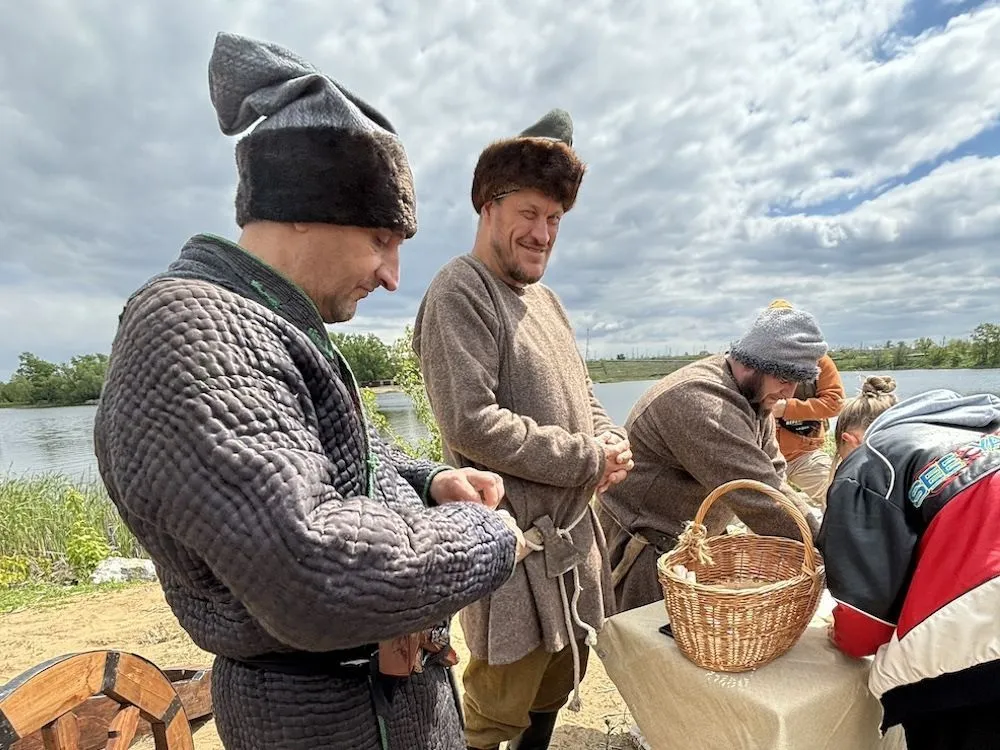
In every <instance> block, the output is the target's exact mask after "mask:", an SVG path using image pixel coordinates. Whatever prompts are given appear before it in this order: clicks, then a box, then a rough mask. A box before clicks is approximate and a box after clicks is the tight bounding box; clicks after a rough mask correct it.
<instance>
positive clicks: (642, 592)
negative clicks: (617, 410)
mask: <svg viewBox="0 0 1000 750" xmlns="http://www.w3.org/2000/svg"><path fill="white" fill-rule="evenodd" d="M826 350H827V346H826V342H825V341H824V340H823V334H822V333H821V332H820V329H819V326H818V325H817V324H816V320H815V318H813V316H812V315H810V314H809V313H807V312H805V311H803V310H797V309H794V308H792V307H791V306H790V305H787V303H785V304H778V305H774V306H772V307H769V308H767V309H766V310H764V311H763V312H761V313H760V315H759V316H758V317H757V319H756V320H755V321H754V322H753V325H751V326H750V328H749V329H748V330H747V331H746V333H744V334H743V336H742V337H741V338H740V339H739V341H737V342H736V343H735V344H733V345H732V347H731V348H730V350H729V352H728V354H726V355H722V354H719V355H714V356H710V357H706V358H705V359H702V360H699V361H697V362H693V363H691V364H689V365H685V366H684V367H682V368H680V369H679V370H676V371H675V372H672V373H670V374H669V375H667V376H666V377H664V378H663V379H662V380H660V381H659V382H657V383H656V384H655V385H654V386H653V387H652V388H650V389H649V390H648V391H647V392H646V393H645V394H644V395H643V396H642V397H641V398H640V399H639V400H638V402H637V403H636V404H635V406H634V407H633V408H632V411H631V413H630V414H629V417H628V420H627V421H626V423H625V429H626V430H627V431H628V434H629V439H630V440H631V442H632V451H633V456H634V460H635V469H634V470H633V471H632V472H631V473H630V474H629V475H628V477H627V478H626V479H625V480H624V481H623V482H622V483H621V484H618V485H615V486H614V487H611V488H610V489H609V490H608V492H607V493H606V494H605V495H604V496H603V498H602V504H601V522H602V524H603V526H604V531H605V534H606V535H607V539H608V550H609V554H610V563H611V566H612V568H613V579H614V586H615V596H616V601H617V606H618V608H619V610H626V609H633V608H635V607H641V606H643V605H645V604H649V603H650V602H654V601H658V600H660V599H662V598H663V591H662V589H661V588H660V586H659V583H658V581H657V577H656V561H657V559H658V557H659V556H660V554H662V553H664V552H669V551H670V550H671V549H673V547H674V546H675V545H676V544H677V539H678V537H679V536H680V534H681V532H682V531H683V530H684V526H685V524H686V523H687V522H688V521H690V520H692V519H693V518H694V517H695V514H696V512H697V510H698V507H699V506H700V505H701V502H702V501H703V500H704V499H705V497H706V496H707V495H708V494H709V493H710V492H712V490H714V489H715V488H716V487H719V486H720V485H722V484H725V483H726V482H729V481H732V480H735V479H753V480H756V481H758V482H762V483H764V484H767V485H770V486H771V487H773V488H774V489H776V490H779V491H780V492H783V493H784V494H785V495H786V496H787V497H788V498H789V499H791V500H792V501H793V502H794V503H796V505H797V506H798V507H799V508H800V509H801V510H802V511H803V513H804V514H805V515H806V517H807V518H808V519H809V522H810V524H811V525H812V527H813V530H814V531H816V530H817V529H818V522H817V518H816V517H815V515H813V514H812V513H811V512H810V510H809V507H808V505H807V504H806V498H805V497H804V496H802V495H800V494H799V493H798V492H797V491H795V490H794V489H793V488H792V487H791V486H790V485H789V484H788V482H787V476H786V471H785V461H784V459H783V458H782V456H781V453H780V452H779V450H778V443H777V440H776V438H775V425H774V419H773V417H772V414H771V409H773V408H774V406H775V404H777V403H778V402H780V401H781V400H783V399H788V398H790V397H791V396H792V395H793V393H794V392H795V388H796V385H797V384H798V383H799V382H801V381H805V380H809V379H813V378H815V377H816V375H817V373H818V371H819V368H818V366H817V362H818V360H819V359H820V357H822V356H823V355H824V354H826ZM736 519H739V520H740V521H742V522H743V523H745V524H746V525H747V526H749V527H750V529H751V530H753V531H754V532H756V533H758V534H768V535H773V536H785V537H790V538H793V539H797V538H799V532H798V529H797V527H796V526H795V523H794V522H793V521H792V519H791V518H790V517H789V516H788V514H787V513H786V512H785V511H784V510H782V509H781V508H779V507H778V506H777V504H775V502H774V501H773V500H772V499H771V498H770V497H768V496H766V495H763V494H759V493H756V492H752V491H749V490H740V491H738V492H732V493H729V494H727V495H726V496H725V502H724V503H721V502H720V503H716V504H715V505H714V506H712V509H711V510H710V511H709V513H708V516H707V517H706V519H705V526H706V527H707V530H708V533H709V535H714V534H720V533H723V532H724V531H725V529H726V526H728V525H729V524H730V523H732V522H733V521H735V520H736Z"/></svg>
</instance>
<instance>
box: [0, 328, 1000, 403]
mask: <svg viewBox="0 0 1000 750" xmlns="http://www.w3.org/2000/svg"><path fill="white" fill-rule="evenodd" d="M330 340H331V341H332V342H333V343H334V344H335V345H336V346H337V348H338V349H339V350H340V352H341V353H342V354H343V355H344V358H345V359H346V360H347V361H348V363H349V364H350V365H351V369H352V370H353V371H354V376H355V378H357V380H358V383H359V384H360V385H362V386H369V385H379V384H383V383H395V384H397V385H401V384H403V383H404V382H405V384H407V385H412V383H410V381H412V380H413V378H414V371H415V370H416V374H417V375H418V376H419V370H418V369H417V368H416V363H415V358H414V356H413V351H412V349H411V347H410V330H409V329H407V331H406V332H405V333H404V335H403V336H402V337H400V338H399V339H398V340H396V341H395V342H393V343H392V344H386V343H385V342H384V341H382V339H380V338H379V337H378V336H376V335H374V334H372V333H368V334H362V333H332V334H330ZM830 354H831V356H832V357H833V359H834V361H835V362H836V363H837V367H838V368H839V369H841V370H892V369H911V368H961V367H969V368H976V367H984V368H985V367H1000V324H997V323H982V324H980V325H978V326H976V328H975V329H974V330H973V332H972V335H971V336H970V337H969V338H967V339H951V340H949V341H945V340H941V341H939V342H935V341H932V340H931V339H929V338H926V337H924V338H919V339H916V340H915V341H913V342H912V343H908V342H906V341H886V342H885V344H884V345H882V344H880V345H877V346H865V347H857V348H849V347H848V348H840V349H835V350H833V351H832V352H831V353H830ZM619 359H626V358H625V357H619ZM107 367H108V357H107V355H105V354H84V355H82V356H79V357H73V358H72V359H70V361H69V362H64V363H62V364H55V363H52V362H48V361H46V360H44V359H42V358H41V357H38V356H36V355H34V354H32V353H31V352H24V353H23V354H21V355H20V357H19V364H18V368H17V370H16V371H15V372H14V374H13V375H12V376H11V378H10V380H8V381H7V382H6V383H0V405H7V406H14V405H16V406H72V405H77V404H85V403H88V402H93V401H96V400H97V398H98V397H99V396H100V394H101V386H102V384H103V382H104V375H105V372H106V370H107Z"/></svg>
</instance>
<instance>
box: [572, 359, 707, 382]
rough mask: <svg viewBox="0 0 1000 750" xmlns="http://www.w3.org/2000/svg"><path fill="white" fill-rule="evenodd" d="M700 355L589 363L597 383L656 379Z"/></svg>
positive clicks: (591, 373) (588, 365) (608, 360)
mask: <svg viewBox="0 0 1000 750" xmlns="http://www.w3.org/2000/svg"><path fill="white" fill-rule="evenodd" d="M697 359H699V357H672V358H670V359H597V360H591V361H590V362H588V363H587V370H588V371H589V372H590V379H591V380H593V381H594V382H595V383H620V382H623V381H626V380H656V379H657V378H662V377H663V376H664V375H669V374H670V373H672V372H673V371H674V370H678V369H680V368H681V367H683V366H684V365H686V364H688V363H689V362H694V361H695V360H697Z"/></svg>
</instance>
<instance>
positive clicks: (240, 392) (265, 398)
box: [95, 33, 523, 750]
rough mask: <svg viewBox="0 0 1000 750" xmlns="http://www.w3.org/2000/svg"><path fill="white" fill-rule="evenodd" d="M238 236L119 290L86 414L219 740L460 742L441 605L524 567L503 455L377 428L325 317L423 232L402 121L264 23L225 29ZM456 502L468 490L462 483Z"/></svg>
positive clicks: (367, 745)
mask: <svg viewBox="0 0 1000 750" xmlns="http://www.w3.org/2000/svg"><path fill="white" fill-rule="evenodd" d="M209 84H210V90H211V96H212V102H213V103H214V105H215V109H216V113H217V114H218V118H219V125H220V127H221V128H222V130H223V132H225V133H227V134H236V133H239V132H242V131H243V130H245V129H246V128H248V127H249V126H250V125H252V124H253V123H255V122H256V121H257V120H259V119H260V118H264V119H263V121H262V122H260V123H259V124H258V125H257V127H256V129H255V130H254V131H253V132H252V133H251V134H250V135H248V136H246V137H245V138H244V139H243V140H241V141H240V142H239V144H238V145H237V147H236V162H237V169H238V176H239V185H238V187H237V191H236V220H237V223H238V224H239V225H240V226H241V227H242V229H243V231H242V234H241V236H240V239H239V241H238V243H237V242H230V241H228V240H224V239H222V238H219V237H215V236H210V235H197V236H195V237H193V238H191V239H190V240H189V241H188V242H187V244H186V245H185V246H184V248H183V249H182V250H181V253H180V257H179V258H178V259H177V260H176V261H174V262H173V263H172V264H171V265H170V266H169V268H168V269H167V270H166V271H164V272H163V273H161V274H158V275H157V276H155V277H153V278H152V279H151V280H150V281H148V282H147V283H146V284H145V285H144V286H143V287H142V288H140V289H139V290H138V291H137V292H135V294H134V295H133V296H132V297H131V299H130V300H129V301H128V303H127V305H126V307H125V310H124V312H123V314H122V316H121V319H120V326H119V330H118V334H117V336H116V338H115V342H114V346H113V349H112V355H111V363H110V367H109V369H108V375H107V380H106V382H105V385H104V390H103V393H102V397H101V404H100V406H99V409H98V413H97V418H96V423H95V447H96V452H97V457H98V463H99V466H100V471H101V476H102V479H103V481H104V483H105V486H106V487H107V489H108V492H109V494H110V496H111V498H112V500H113V501H114V503H115V505H116V506H117V508H118V509H119V511H120V512H121V515H122V517H123V518H124V520H125V522H126V523H127V524H128V526H129V528H130V529H131V530H132V531H133V532H134V533H135V535H136V536H137V537H138V539H139V540H140V542H141V543H142V545H143V547H144V548H145V549H146V550H148V551H149V554H150V556H151V557H152V558H153V560H154V561H155V563H156V565H157V569H158V571H159V574H160V580H161V581H162V585H163V588H164V591H165V593H166V596H167V599H168V601H169V602H170V605H171V607H172V609H173V611H174V613H175V614H176V615H177V618H178V620H179V621H180V623H181V625H182V626H183V627H184V628H185V630H186V631H187V632H188V633H189V634H190V636H191V637H192V639H193V640H194V641H195V643H197V644H198V645H199V646H200V647H201V648H203V649H205V650H206V651H209V652H211V653H214V654H216V655H217V657H216V660H215V668H214V672H213V676H212V682H213V697H214V704H213V711H214V717H215V721H216V726H217V728H218V731H219V735H220V737H221V738H222V741H223V743H224V745H225V747H226V748H228V750H257V749H258V748H260V749H263V748H281V749H282V750H307V749H308V750H313V749H314V748H320V747H326V748H352V749H355V750H356V749H361V750H385V748H388V747H391V748H393V750H404V749H405V750H418V748H419V749H423V748H440V749H441V750H458V749H459V748H462V747H464V744H465V743H464V738H463V735H462V730H461V719H460V713H459V707H458V705H457V704H456V699H455V689H454V684H453V682H452V677H451V671H450V665H451V664H452V663H453V658H454V652H453V651H452V650H451V648H450V647H449V645H448V618H449V617H450V616H451V615H453V614H454V613H455V612H457V611H458V610H459V609H461V608H462V607H463V606H465V605H467V604H469V603H471V602H473V601H475V600H477V599H479V598H481V597H483V596H486V595H488V594H490V593H491V592H492V591H494V590H496V589H497V588H498V587H500V586H501V585H502V584H503V583H505V582H506V581H507V580H508V578H509V577H510V575H511V571H512V569H513V567H514V561H515V558H516V555H517V554H518V550H519V549H522V548H523V537H522V536H521V535H520V531H519V530H517V529H516V528H514V526H513V522H512V521H507V520H505V519H504V517H503V515H502V514H498V513H496V512H494V510H493V508H495V507H496V505H497V504H498V503H499V501H500V499H501V497H502V494H503V490H502V483H501V482H500V478H499V477H498V476H496V475H495V474H492V473H489V472H484V471H478V470H476V469H462V470H454V469H450V468H449V467H447V466H442V465H438V464H434V463H431V462H430V461H420V460H411V459H409V458H407V457H406V456H403V455H402V454H401V453H400V452H398V451H396V450H393V449H391V448H389V447H388V446H387V445H386V444H385V443H383V441H382V440H381V439H380V438H379V436H378V435H377V434H376V433H375V432H373V431H371V430H369V429H368V427H367V424H366V420H365V415H364V413H363V411H362V407H361V398H360V394H359V392H358V388H357V385H356V383H355V381H354V378H353V375H352V374H351V370H350V367H349V366H348V364H347V362H346V361H345V360H344V358H343V357H342V356H341V355H340V353H339V352H338V351H337V350H336V349H335V347H333V346H332V345H331V342H330V338H329V336H328V334H327V331H326V328H325V324H326V323H332V322H339V321H343V320H348V319H349V318H351V317H352V316H353V315H354V312H355V309H356V306H357V304H358V302H359V300H361V299H362V298H364V297H365V296H367V295H368V294H369V293H371V292H373V291H375V290H376V289H377V288H378V287H380V286H382V287H385V288H386V289H387V290H388V291H393V290H394V289H395V288H396V285H397V282H398V277H399V248H400V244H401V243H402V241H403V240H404V239H405V238H407V237H410V236H412V235H413V233H414V232H415V231H416V218H415V217H416V211H415V204H414V197H413V181H412V178H411V175H410V169H409V166H408V164H407V159H406V154H405V152H404V150H403V146H402V144H401V143H400V141H399V138H398V137H397V135H396V132H395V130H394V129H393V127H392V125H391V124H390V123H389V121H388V120H387V119H386V118H385V117H384V116H383V115H381V114H380V113H379V112H378V111H376V110H375V109H374V108H373V107H372V106H370V105H369V104H367V103H366V102H364V101H363V100H362V99H360V98H359V97H358V96H356V95H354V94H352V93H350V92H348V91H347V90H346V89H345V88H344V87H342V86H341V85H340V84H338V83H336V82H335V81H333V80H332V79H331V78H329V77H327V76H326V75H324V74H323V73H321V72H319V71H318V70H317V69H316V68H314V67H313V66H312V65H310V64H309V63H307V62H306V61H304V60H302V59H301V58H299V57H298V56H296V55H294V54H293V53H292V52H290V51H289V50H286V49H284V48H283V47H279V46H278V45H275V44H270V43H266V42H261V41H257V40H254V39H249V38H246V37H242V36H238V35H235V34H226V33H223V34H219V35H218V37H217V39H216V43H215V49H214V51H213V53H212V59H211V62H210V64H209ZM456 501H465V502H456Z"/></svg>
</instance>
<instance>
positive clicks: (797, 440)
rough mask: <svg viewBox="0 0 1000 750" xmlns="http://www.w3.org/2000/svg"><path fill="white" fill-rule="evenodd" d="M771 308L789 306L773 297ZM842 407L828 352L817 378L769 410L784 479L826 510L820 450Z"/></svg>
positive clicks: (826, 465)
mask: <svg viewBox="0 0 1000 750" xmlns="http://www.w3.org/2000/svg"><path fill="white" fill-rule="evenodd" d="M771 307H791V305H789V304H788V303H787V302H785V301H784V300H775V301H774V302H772V303H771ZM843 407H844V384H843V382H842V381H841V378H840V372H839V371H838V370H837V365H836V364H834V361H833V360H832V359H831V358H830V355H829V354H826V355H824V356H823V358H822V359H820V360H819V377H818V378H817V379H816V380H815V381H813V382H809V383H800V384H799V386H798V388H796V389H795V397H794V398H790V399H787V400H783V401H778V403H776V404H775V405H774V409H773V410H772V413H773V414H774V418H775V421H776V426H777V428H778V429H777V434H778V449H779V450H780V451H781V455H783V456H784V457H785V461H786V462H787V463H788V467H787V469H786V472H787V476H788V481H789V482H791V483H792V484H794V485H795V486H796V487H798V488H799V489H800V490H802V491H803V492H805V493H806V494H807V495H808V496H809V499H810V500H811V502H812V503H813V505H815V506H816V507H817V508H819V509H820V510H825V509H826V489H827V486H828V485H829V483H830V469H831V467H832V466H833V458H832V457H831V456H830V455H829V454H827V453H826V452H825V451H824V450H823V443H824V441H825V440H826V432H827V429H828V428H829V420H830V419H831V418H833V417H836V416H837V415H838V414H840V410H841V409H842V408H843Z"/></svg>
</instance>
